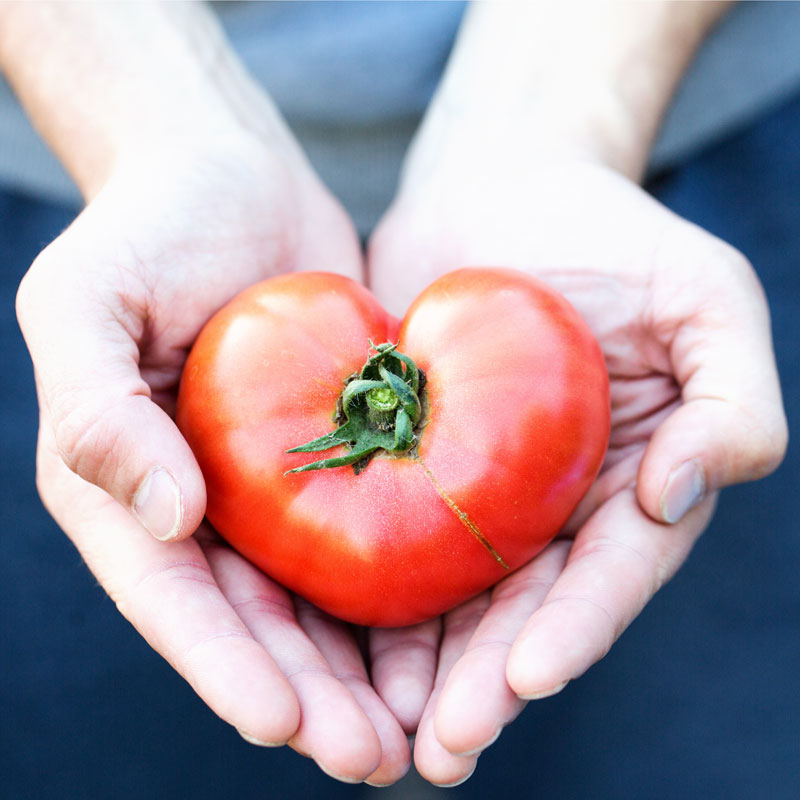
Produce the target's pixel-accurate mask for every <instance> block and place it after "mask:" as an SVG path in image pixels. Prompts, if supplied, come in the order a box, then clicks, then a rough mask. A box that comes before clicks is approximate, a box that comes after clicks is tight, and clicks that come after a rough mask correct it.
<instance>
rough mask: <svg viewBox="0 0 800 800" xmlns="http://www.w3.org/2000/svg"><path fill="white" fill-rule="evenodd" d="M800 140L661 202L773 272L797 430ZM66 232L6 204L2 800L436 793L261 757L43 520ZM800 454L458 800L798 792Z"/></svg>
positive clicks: (280, 754)
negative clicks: (49, 303) (53, 242)
mask: <svg viewBox="0 0 800 800" xmlns="http://www.w3.org/2000/svg"><path fill="white" fill-rule="evenodd" d="M799 128H800V98H796V99H794V100H792V101H791V102H788V103H786V104H784V105H783V106H781V107H780V108H778V109H776V110H774V111H773V113H771V114H770V115H768V116H766V117H764V118H763V119H762V120H761V121H760V122H759V123H758V124H757V125H754V126H752V127H751V128H749V129H748V130H747V131H745V132H743V133H741V134H740V135H737V136H735V137H734V138H731V139H729V140H727V141H725V142H724V143H722V144H719V145H718V146H716V147H715V148H713V149H711V150H707V151H705V152H704V153H702V154H701V155H699V156H697V157H695V158H694V159H693V160H691V161H689V162H688V163H685V164H684V165H683V166H682V167H681V168H679V169H675V170H672V171H671V172H669V173H666V174H663V175H662V176H660V177H659V178H658V179H657V181H655V182H654V183H653V184H652V185H651V187H650V188H651V190H652V191H653V192H654V193H655V194H656V195H657V196H658V197H659V198H660V199H661V200H662V201H663V202H665V203H666V204H667V205H668V206H670V207H671V208H673V209H675V210H676V211H677V212H678V213H680V214H682V215H685V216H686V217H688V218H689V219H692V220H694V221H695V222H697V223H699V224H700V225H702V226H704V227H706V228H707V229H709V230H711V231H712V232H713V233H715V234H717V235H719V236H721V237H723V238H725V239H727V240H728V241H730V242H731V243H733V244H734V245H735V246H737V247H739V248H740V249H742V250H743V251H744V252H745V254H746V255H748V257H749V258H750V259H751V260H752V262H753V263H754V265H755V266H756V268H757V269H758V271H759V273H760V275H761V277H762V280H763V282H764V284H765V287H766V290H767V294H768V296H769V299H770V302H771V306H772V312H773V326H774V334H775V347H776V351H777V355H778V361H779V367H780V370H781V375H782V379H783V385H784V391H785V398H786V404H787V410H788V414H789V421H790V425H791V426H792V427H794V426H795V424H796V423H797V422H798V421H799V420H798V417H799V415H800V338H799V337H798V336H797V333H796V317H797V312H798V309H800V275H799V274H798V267H799V266H800V138H798V136H797V131H798V129H799ZM70 218H71V212H70V211H69V209H65V208H59V207H55V206H48V205H45V204H43V203H40V202H35V201H33V200H30V199H27V198H25V197H23V196H20V195H13V194H9V193H6V194H2V195H0V252H2V260H3V270H2V273H0V329H1V330H2V349H0V359H2V368H1V369H0V375H2V383H1V384H0V425H2V458H0V530H2V533H3V547H2V557H1V558H0V609H1V610H0V671H1V672H2V675H3V680H2V682H0V796H3V797H8V798H14V800H17V799H20V800H21V799H22V798H36V800H51V799H52V800H55V799H56V798H58V800H72V799H73V798H75V799H76V800H77V798H112V797H113V798H115V800H128V799H129V798H130V799H131V800H132V799H133V798H137V799H138V798H142V797H145V798H176V800H177V798H187V797H188V798H193V799H194V800H211V799H212V798H221V797H226V798H227V797H230V798H237V799H238V800H246V799H247V798H264V797H267V798H307V797H326V798H338V797H347V798H357V797H364V796H366V795H369V794H370V793H372V792H378V791H381V792H382V794H381V795H380V796H381V797H383V798H412V797H416V798H427V797H433V796H434V795H436V796H439V795H440V794H441V793H440V792H439V791H438V790H435V789H433V788H431V787H428V786H426V785H423V784H422V783H421V782H419V781H417V780H414V779H413V778H409V779H407V780H406V781H404V782H402V783H401V784H399V785H398V786H396V787H393V788H391V789H387V790H373V789H370V788H369V787H366V786H344V785H341V784H338V783H336V782H334V781H333V780H331V779H328V778H326V777H324V776H322V775H321V773H319V771H318V770H317V769H316V767H314V765H313V764H311V763H309V762H307V761H306V760H304V759H302V758H300V757H299V756H297V755H296V754H294V753H292V752H291V751H289V750H287V749H282V750H275V751H273V750H262V749H257V748H254V747H251V746H249V745H247V744H245V743H244V742H243V741H241V740H240V739H239V737H238V736H237V735H236V733H235V732H234V731H233V730H231V729H230V728H229V727H228V726H227V725H225V724H224V723H222V722H221V721H220V720H218V719H217V718H216V717H215V716H214V715H213V714H212V713H211V712H210V711H208V710H207V709H206V708H205V706H204V705H203V703H201V702H200V701H199V700H198V699H197V698H196V697H195V695H194V693H193V692H192V691H191V690H190V689H189V687H188V686H187V685H186V684H185V683H184V682H183V680H182V679H181V678H179V677H178V676H177V675H176V674H174V673H173V671H172V670H171V669H170V668H169V667H168V666H167V665H166V663H165V662H164V661H163V660H162V659H161V658H160V657H159V656H158V655H156V654H155V653H154V652H153V651H151V650H150V648H149V647H148V646H147V645H146V644H145V643H144V642H143V641H142V640H141V639H140V637H139V636H138V635H137V634H136V633H135V632H134V630H133V629H132V628H131V627H130V626H129V625H128V623H126V622H125V621H124V620H123V619H122V618H121V617H120V616H119V615H118V613H117V612H116V610H115V608H114V606H113V604H112V603H111V602H110V601H109V600H108V599H107V598H106V597H105V595H104V593H103V591H102V590H101V589H100V588H99V587H98V586H97V585H96V582H95V581H94V579H93V578H92V576H91V575H90V574H89V573H88V571H87V570H86V568H85V567H84V566H83V565H82V563H81V560H80V558H79V557H78V555H77V554H76V552H75V550H74V549H73V547H72V546H71V544H69V542H68V541H67V539H66V538H65V537H64V536H63V535H62V534H61V533H60V532H59V530H58V529H57V527H56V526H55V524H54V523H53V522H52V521H51V520H50V518H49V517H48V515H47V513H46V512H45V511H44V509H43V508H42V506H41V504H40V502H39V500H38V499H37V497H36V491H35V487H34V443H35V431H36V416H37V415H36V404H35V396H34V389H33V380H32V371H31V367H30V363H29V361H28V358H27V355H26V352H25V350H24V345H23V342H22V339H21V336H20V334H19V332H18V330H17V327H16V323H15V321H14V317H13V299H14V292H15V289H16V285H17V283H18V281H19V279H20V277H21V276H22V274H23V272H24V270H25V268H26V267H27V265H28V264H29V263H30V261H31V260H32V259H33V257H34V256H35V255H36V253H37V252H38V250H39V249H40V248H41V247H42V246H43V245H44V244H45V243H46V242H47V241H48V240H50V239H51V238H53V237H54V236H55V235H56V234H57V233H58V232H59V231H60V230H61V229H62V228H63V227H64V226H65V225H66V224H67V223H68V222H69V220H70ZM687 291H691V287H687ZM799 459H800V453H799V452H798V449H797V448H796V447H790V450H789V454H788V457H787V459H786V462H785V463H784V465H783V466H782V467H781V469H780V470H779V471H778V472H777V473H776V474H775V475H774V476H772V477H771V478H769V479H767V480H764V481H761V482H759V483H755V484H750V485H746V486H741V487H736V488H733V489H730V490H727V491H726V492H724V494H723V496H722V500H721V503H720V506H719V510H718V512H717V515H716V517H715V520H714V523H713V524H712V527H711V528H710V530H709V531H708V532H707V533H706V535H705V536H704V537H703V538H702V539H701V540H700V542H699V543H698V545H697V546H696V548H695V551H694V552H693V554H692V556H691V558H690V559H689V562H688V563H687V565H686V566H685V567H684V568H683V569H682V570H681V572H680V573H679V574H678V576H677V577H676V578H675V579H674V580H673V581H672V582H671V583H670V584H669V585H668V586H666V587H665V588H664V589H663V590H662V591H661V592H660V593H659V594H658V595H657V597H656V598H655V599H654V600H653V602H652V603H651V604H650V605H649V606H648V607H647V608H646V609H645V611H644V612H643V614H642V615H641V616H640V617H639V619H638V620H637V621H636V622H635V623H634V624H633V626H632V627H631V628H630V630H629V631H628V632H627V633H625V635H624V636H623V637H622V638H621V640H620V641H619V643H618V644H617V645H616V646H615V647H614V648H613V649H612V651H611V653H610V654H609V655H608V656H607V657H606V658H605V659H604V660H603V661H602V662H600V663H599V664H598V665H596V666H595V667H593V668H592V669H591V670H590V671H589V672H588V673H587V674H586V675H585V676H584V677H583V678H581V679H580V680H576V681H574V682H573V683H572V684H570V685H569V686H568V687H567V688H566V689H565V691H564V692H563V693H562V694H561V695H559V696H557V697H554V698H550V699H547V700H543V701H540V702H538V703H535V704H531V705H530V706H529V707H528V709H527V710H526V711H525V712H524V713H523V715H522V716H521V718H520V719H519V720H518V721H517V722H515V723H514V724H513V725H511V726H510V727H509V728H508V730H507V731H506V732H505V733H504V734H503V736H502V737H501V739H500V741H499V742H498V743H497V744H496V745H495V746H494V747H492V748H490V749H489V750H488V751H487V752H486V753H485V754H484V755H483V756H482V757H481V759H480V762H479V765H478V769H477V771H476V773H475V775H474V776H473V778H471V779H470V780H469V781H468V782H467V783H466V784H464V785H463V786H461V787H459V788H457V789H454V790H452V791H451V793H450V794H449V795H448V796H450V797H460V798H486V797H487V796H498V795H503V794H505V793H508V794H511V793H513V796H514V797H525V798H527V797H530V798H534V797H536V798H550V797H558V798H590V799H591V800H606V799H607V800H627V798H630V800H634V799H635V800H641V798H648V800H662V798H663V800H668V799H669V800H671V799H672V798H676V797H690V798H701V797H702V798H705V799H706V800H717V798H719V800H739V798H741V799H742V800H751V799H752V798H769V800H794V798H796V797H798V796H800V777H799V776H800V747H798V723H799V722H800V692H797V690H796V682H797V676H798V675H800V624H799V623H800V590H798V575H800V537H799V536H798V523H797V520H798V511H800V504H799V503H798V500H797V495H796V491H795V490H796V485H797V482H798V476H800V460H799ZM376 796H377V795H376Z"/></svg>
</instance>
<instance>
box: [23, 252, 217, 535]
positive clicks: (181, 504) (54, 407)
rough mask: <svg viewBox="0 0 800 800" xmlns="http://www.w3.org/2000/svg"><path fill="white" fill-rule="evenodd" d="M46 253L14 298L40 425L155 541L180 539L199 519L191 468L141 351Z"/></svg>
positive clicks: (198, 485)
mask: <svg viewBox="0 0 800 800" xmlns="http://www.w3.org/2000/svg"><path fill="white" fill-rule="evenodd" d="M47 253H48V251H47V250H46V251H45V253H44V254H42V255H41V256H40V257H39V259H37V262H35V263H34V266H33V267H31V270H30V271H29V272H28V274H27V275H26V277H25V279H24V280H23V282H22V284H21V285H20V289H19V292H18V294H17V317H18V320H19V323H20V328H21V329H22V332H23V335H24V337H25V340H26V343H27V345H28V348H29V350H30V353H31V357H32V360H33V364H34V372H35V376H36V385H37V392H38V395H39V402H40V406H41V418H42V424H49V425H50V426H51V427H52V432H53V435H54V438H55V442H56V446H57V448H58V452H59V454H60V456H61V458H62V460H63V461H64V463H65V464H66V465H67V466H68V467H69V468H70V469H71V470H72V471H73V472H75V473H77V474H78V475H79V476H80V477H81V478H83V479H84V480H86V481H89V482H90V483H93V484H95V485H97V486H99V487H100V488H101V489H104V490H105V491H106V492H108V494H109V495H111V496H112V497H113V498H114V499H115V500H117V501H118V502H119V503H120V504H121V505H123V506H124V507H125V508H127V509H128V510H129V511H130V512H131V513H132V514H133V515H134V516H135V517H136V518H137V519H138V521H139V522H140V523H141V524H142V525H143V526H144V527H145V528H146V529H147V530H148V531H149V532H150V533H151V534H152V535H153V536H155V537H156V538H158V539H161V540H163V541H176V540H179V539H183V538H185V537H187V536H189V535H190V534H191V533H193V532H194V530H195V529H196V528H197V526H198V525H199V524H200V522H201V521H202V519H203V514H204V513H205V503H206V494H205V484H204V481H203V477H202V474H201V472H200V468H199V466H198V464H197V461H196V460H195V458H194V455H193V454H192V452H191V450H190V448H189V446H188V444H187V443H186V442H185V440H184V439H183V437H182V436H181V434H180V432H179V431H178V429H177V427H176V426H175V424H174V422H173V421H172V419H171V418H170V417H169V415H168V414H167V413H166V412H165V411H164V410H162V409H161V408H160V407H159V406H158V405H156V403H154V402H153V401H152V400H151V396H150V387H149V386H148V384H147V383H146V381H145V380H144V379H143V378H142V376H141V374H140V372H139V366H138V358H139V349H138V346H137V344H136V342H135V341H134V340H133V338H132V336H131V335H130V333H128V332H127V331H126V329H125V326H124V325H123V323H122V322H121V321H120V318H119V315H115V313H114V312H113V311H112V310H111V309H110V308H109V307H108V306H107V305H106V304H104V303H103V302H102V301H101V300H100V299H99V298H98V297H97V293H96V292H95V294H94V296H93V295H92V293H91V292H89V291H86V290H85V289H86V287H83V290H82V289H81V288H80V287H79V286H78V284H77V283H76V282H75V281H73V280H72V278H74V273H72V271H71V270H69V269H67V268H66V265H64V264H52V261H51V259H52V256H50V255H46V254H47ZM59 267H60V268H61V269H59Z"/></svg>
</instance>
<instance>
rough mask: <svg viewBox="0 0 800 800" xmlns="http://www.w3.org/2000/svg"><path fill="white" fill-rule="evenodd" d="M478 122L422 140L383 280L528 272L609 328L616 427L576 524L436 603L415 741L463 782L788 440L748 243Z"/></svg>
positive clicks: (631, 614)
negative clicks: (723, 498)
mask: <svg viewBox="0 0 800 800" xmlns="http://www.w3.org/2000/svg"><path fill="white" fill-rule="evenodd" d="M467 136H468V135H467ZM466 138H467V137H466V136H462V137H461V139H460V140H458V141H456V142H453V141H450V142H449V143H448V144H449V146H448V147H444V148H442V149H441V150H436V149H435V148H432V147H430V146H429V143H428V142H429V140H425V139H424V137H423V141H422V142H420V143H418V144H417V146H416V147H415V148H414V150H412V156H411V159H410V161H409V163H408V165H407V168H406V172H405V175H404V182H403V185H402V186H401V190H400V193H399V196H398V198H397V200H396V202H395V204H394V205H393V206H392V208H391V209H390V210H389V212H388V213H387V215H386V217H385V219H384V220H383V221H382V223H381V225H380V226H379V228H378V229H377V231H376V233H375V235H374V237H373V240H372V242H371V247H370V253H369V272H370V276H371V283H372V288H373V291H375V293H376V294H377V295H378V297H379V299H381V300H382V301H383V302H384V303H385V304H386V305H387V307H388V308H389V309H390V310H392V311H393V312H394V313H402V311H403V309H404V307H405V305H406V304H407V303H408V301H409V300H410V299H411V298H413V297H414V296H415V295H416V294H417V293H418V292H419V291H420V290H421V289H422V288H424V286H426V285H427V284H428V283H429V282H430V281H431V280H433V279H435V278H436V277H438V276H439V275H440V274H442V273H444V272H446V271H449V270H450V269H454V268H456V267H461V266H470V265H473V266H486V265H490V266H491V265H498V266H510V267H515V268H518V269H521V270H525V271H528V272H530V273H532V274H535V275H536V276H537V277H539V278H541V279H543V280H545V281H546V282H548V283H550V284H551V285H553V286H554V287H555V288H557V289H558V290H560V291H561V292H562V293H563V294H564V295H566V297H567V298H568V299H569V300H570V301H571V302H572V303H573V305H574V306H575V307H576V308H577V309H578V311H579V312H580V313H581V314H582V315H583V317H584V318H585V319H586V321H587V322H588V323H589V325H590V327H591V328H592V329H593V331H594V333H595V335H596V336H597V338H598V341H599V342H600V345H601V347H602V350H603V352H604V355H605V357H606V362H607V366H608V369H609V374H610V379H611V406H612V433H611V441H610V447H609V451H608V455H607V458H606V461H605V464H604V466H603V469H602V471H601V474H600V476H599V477H598V479H597V481H596V483H595V484H594V486H593V487H592V489H591V490H590V491H589V494H588V495H587V497H586V498H585V499H584V500H583V501H582V503H581V504H580V506H579V507H578V509H577V510H576V511H575V513H574V515H573V517H572V519H571V521H570V523H569V524H568V526H567V528H566V530H565V531H564V532H563V538H560V539H558V540H556V541H555V542H553V543H552V544H551V545H550V546H549V547H548V548H546V549H545V550H544V551H543V552H542V553H540V554H539V556H537V557H536V558H535V559H533V561H531V562H530V563H529V564H528V565H527V566H525V567H523V568H522V569H520V570H518V571H517V572H516V573H514V574H513V575H510V576H509V577H508V578H506V579H505V580H503V581H502V582H501V583H500V584H498V585H497V586H496V587H494V589H493V590H491V591H489V592H485V593H484V594H482V595H481V596H479V597H477V598H475V599H473V600H472V601H470V602H468V603H466V604H464V605H463V606H461V607H459V608H457V609H455V610H454V611H451V612H450V613H449V614H446V615H445V616H444V618H443V623H442V624H443V637H442V640H441V645H440V649H439V656H438V658H439V661H438V669H437V675H436V680H435V687H434V692H433V694H432V695H431V698H430V700H429V702H428V704H427V706H426V708H425V711H424V712H423V716H422V721H421V723H420V726H419V730H418V732H417V738H416V744H415V761H416V764H417V768H418V769H419V771H420V773H421V774H422V775H423V776H424V777H426V778H428V779H429V780H430V781H432V782H433V783H436V784H440V785H448V784H454V783H459V782H461V781H463V780H465V779H466V778H467V777H468V776H469V775H470V774H471V772H472V770H473V769H474V767H475V762H476V760H477V757H478V755H479V754H480V751H481V750H483V749H484V748H485V747H486V746H488V745H489V744H491V742H493V741H494V739H495V738H496V737H497V735H498V734H499V733H500V731H501V730H502V727H503V726H504V725H505V724H507V723H508V722H510V721H511V720H512V719H513V718H514V717H515V716H516V715H517V714H518V713H519V712H520V710H521V709H522V708H523V706H524V704H525V701H526V700H529V699H535V698H539V697H544V696H547V695H550V694H553V693H555V692H557V691H559V690H560V689H561V688H562V687H563V686H564V684H565V683H566V682H567V681H568V680H570V679H573V678H576V677H578V676H579V675H581V674H582V673H583V672H584V671H585V670H586V669H588V668H589V667H590V666H591V665H592V664H593V663H594V662H596V661H597V660H598V659H600V658H602V657H603V655H605V653H606V652H607V651H608V649H609V648H610V647H611V645H612V644H613V642H614V641H615V640H616V638H617V637H618V636H619V635H620V634H621V633H622V631H623V630H624V629H625V628H626V627H627V626H628V625H629V624H630V623H631V621H632V620H633V619H634V618H635V617H636V615H637V614H638V613H639V612H640V611H641V609H642V608H643V607H644V605H645V604H646V603H647V602H648V601H649V600H650V598H651V597H652V596H653V594H654V593H655V592H656V591H657V590H658V588H659V587H660V586H662V585H663V584H664V583H665V582H666V581H667V580H668V579H669V578H670V577H671V576H672V575H673V574H674V573H675V572H676V570H677V569H678V568H679V567H680V565H681V564H682V563H683V561H684V560H685V559H686V557H687V555H688V553H689V551H690V550H691V547H692V545H693V543H694V542H695V540H696V539H697V537H698V536H699V535H700V533H701V532H702V531H703V529H704V528H705V527H706V525H707V524H708V522H709V520H710V518H711V515H712V513H713V508H714V504H715V499H716V492H717V490H718V489H720V488H721V487H723V486H725V485H728V484H731V483H734V482H737V481H744V480H752V479H754V478H758V477H761V476H763V475H766V474H767V473H769V472H770V471H771V470H772V469H774V468H775V467H776V466H777V464H778V463H779V462H780V460H781V458H782V456H783V452H784V449H785V446H786V423H785V418H784V415H783V409H782V404H781V397H780V390H779V385H778V380H777V374H776V369H775V363H774V358H773V354H772V348H771V340H770V329H769V316H768V310H767V306H766V303H765V300H764V296H763V292H762V290H761V288H760V285H759V282H758V280H757V278H756V276H755V273H754V272H753V271H752V269H751V267H750V266H749V264H748V263H747V261H746V260H745V259H744V257H743V256H742V255H741V254H739V253H737V252H736V251H734V250H733V249H732V248H731V247H729V246H728V245H726V244H724V243H723V242H721V241H719V240H718V239H715V238H714V237H713V236H711V235H710V234H708V233H705V232H704V231H702V230H700V229H699V228H697V227H695V226H693V225H691V224H689V223H688V222H686V221H684V220H681V219H679V218H678V217H676V216H675V215H674V214H672V213H671V212H669V211H668V210H667V209H665V208H664V207H662V206H661V205H659V204H658V203H657V202H656V201H654V200H653V199H652V198H651V197H649V196H648V195H647V194H646V193H645V192H644V191H642V190H641V189H640V188H639V187H638V186H636V185H635V184H634V183H633V182H631V181H629V180H628V179H627V178H624V177H622V176H621V175H619V174H617V173H615V172H614V171H612V170H610V169H608V168H606V167H604V166H602V165H600V164H597V163H591V162H589V161H588V160H578V159H576V160H572V161H569V160H566V159H562V158H559V160H558V161H556V160H550V161H548V160H546V159H544V158H542V159H537V158H529V159H528V160H527V161H526V160H525V159H522V158H520V157H519V156H520V153H519V151H517V153H516V155H515V154H514V153H512V152H510V151H507V152H498V151H494V152H492V153H491V154H487V153H484V154H483V155H481V156H477V157H476V155H475V151H474V150H472V151H471V152H469V146H468V144H464V142H465V141H466ZM434 141H435V139H434ZM465 154H468V157H464V156H465ZM428 666H429V665H428ZM376 687H377V688H378V691H379V692H381V690H382V687H381V686H380V684H376ZM477 694H480V696H481V698H482V702H481V703H480V704H475V703H474V702H472V698H474V697H475V696H476V695H477ZM384 699H385V700H386V701H387V702H388V704H389V705H390V707H391V705H392V704H391V702H390V701H389V699H388V698H386V697H384Z"/></svg>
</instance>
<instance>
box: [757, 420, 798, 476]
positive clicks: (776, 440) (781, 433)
mask: <svg viewBox="0 0 800 800" xmlns="http://www.w3.org/2000/svg"><path fill="white" fill-rule="evenodd" d="M750 439H751V443H750V459H751V464H752V467H751V469H752V474H753V477H754V478H764V477H766V476H767V475H769V474H770V473H772V472H774V471H775V470H776V469H777V468H778V467H779V466H780V464H781V462H782V461H783V459H784V457H785V455H786V450H787V447H788V445H789V429H788V425H787V423H786V417H785V415H784V414H783V413H780V414H778V415H776V417H775V418H773V419H770V420H769V421H768V422H762V423H761V424H760V425H759V427H758V428H757V430H755V431H754V432H753V434H752V435H751V437H750Z"/></svg>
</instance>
